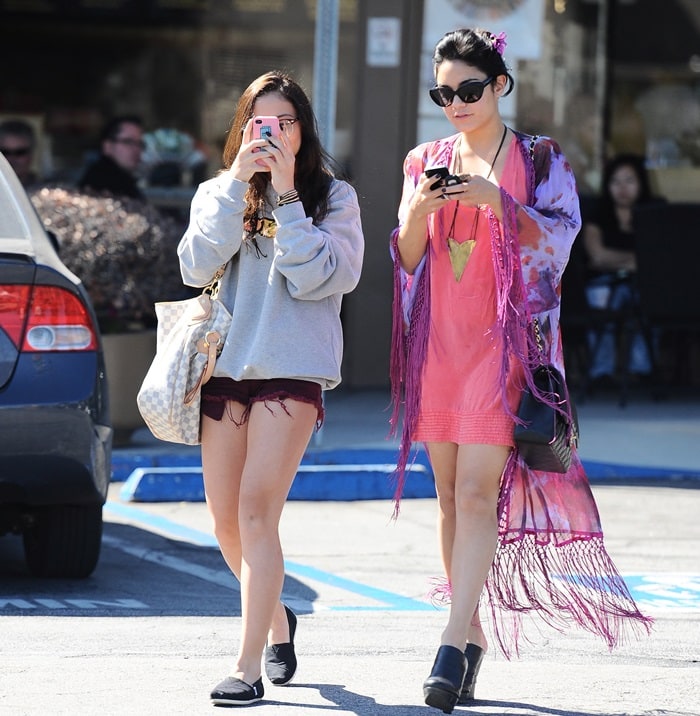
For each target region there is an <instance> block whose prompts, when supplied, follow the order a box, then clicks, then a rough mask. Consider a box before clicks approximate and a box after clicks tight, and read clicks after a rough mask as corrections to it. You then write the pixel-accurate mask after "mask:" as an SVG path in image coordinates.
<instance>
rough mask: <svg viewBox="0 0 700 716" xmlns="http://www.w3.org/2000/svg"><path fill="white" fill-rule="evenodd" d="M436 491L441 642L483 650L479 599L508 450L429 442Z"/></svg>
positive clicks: (488, 562) (491, 550) (491, 549)
mask: <svg viewBox="0 0 700 716" xmlns="http://www.w3.org/2000/svg"><path fill="white" fill-rule="evenodd" d="M428 449H429V452H430V458H431V463H432V466H433V471H434V473H435V482H436V488H437V494H438V532H439V538H440V545H441V550H442V559H443V563H444V565H445V572H446V574H447V577H448V579H449V580H450V583H451V585H452V603H451V607H450V616H449V619H448V623H447V627H446V628H445V631H444V632H443V638H442V643H443V644H449V645H450V646H455V647H457V648H459V649H464V644H465V643H466V642H467V641H468V642H471V643H474V644H477V645H478V646H480V647H481V648H482V649H484V650H486V649H487V646H488V645H487V641H486V636H485V634H484V632H483V629H482V627H481V623H480V620H479V612H478V606H479V597H480V595H481V591H482V589H483V585H484V582H485V581H486V577H487V575H488V571H489V568H490V566H491V562H492V561H493V556H494V553H495V549H496V539H497V530H498V525H497V517H496V507H497V502H498V490H499V484H500V478H501V475H502V473H503V469H504V467H505V463H506V461H507V459H508V455H509V453H510V448H508V447H505V446H493V445H461V446H457V445H455V444H453V443H431V444H430V445H429V446H428Z"/></svg>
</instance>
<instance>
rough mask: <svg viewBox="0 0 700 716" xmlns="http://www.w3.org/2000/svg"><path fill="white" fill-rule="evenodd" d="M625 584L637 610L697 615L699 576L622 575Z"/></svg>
mask: <svg viewBox="0 0 700 716" xmlns="http://www.w3.org/2000/svg"><path fill="white" fill-rule="evenodd" d="M624 579H625V584H626V585H627V587H628V589H629V590H630V592H631V594H632V597H634V600H635V601H636V602H637V604H638V605H639V607H640V608H641V609H648V610H650V611H651V610H669V609H672V610H678V611H700V574H688V573H678V572H672V573H665V572H662V573H658V572H657V573H654V572H647V573H642V574H625V575H624Z"/></svg>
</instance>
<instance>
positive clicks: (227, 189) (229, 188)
mask: <svg viewBox="0 0 700 716" xmlns="http://www.w3.org/2000/svg"><path fill="white" fill-rule="evenodd" d="M216 183H217V186H218V188H219V191H220V192H221V194H222V195H224V196H226V197H228V198H229V199H231V200H233V201H243V199H244V198H245V193H246V191H248V186H249V185H248V182H247V181H241V180H240V179H235V178H234V177H232V176H231V173H230V172H224V173H223V174H220V175H219V177H218V179H217V182H216Z"/></svg>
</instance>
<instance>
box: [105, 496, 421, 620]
mask: <svg viewBox="0 0 700 716" xmlns="http://www.w3.org/2000/svg"><path fill="white" fill-rule="evenodd" d="M105 510H106V511H107V512H108V513H112V514H113V515H115V516H119V517H122V518H124V519H127V520H129V521H130V522H135V523H138V524H142V525H144V526H146V527H147V528H150V529H153V530H156V531H158V532H164V533H166V534H168V535H171V536H172V537H175V538H178V539H182V540H184V541H187V542H191V543H192V544H196V545H198V546H201V547H218V544H217V542H216V539H215V538H214V536H213V535H211V534H208V533H207V532H202V531H201V530H197V529H194V528H192V527H187V526H186V525H182V524H180V523H178V522H174V521H173V520H169V519H167V518H165V517H161V516H159V515H153V514H150V513H148V512H146V511H145V510H141V509H138V508H137V507H131V506H129V505H123V504H120V503H118V502H111V501H110V502H107V503H106V504H105ZM284 568H285V571H286V572H288V573H289V574H294V575H295V576H297V577H300V578H302V579H312V580H314V581H316V582H318V583H320V584H325V585H327V586H329V587H334V588H336V589H341V590H343V591H345V592H350V593H351V594H356V595H358V596H360V597H362V598H363V599H370V600H373V601H376V602H378V604H377V605H370V606H367V605H342V606H332V607H330V609H331V610H332V611H389V610H391V611H434V610H435V607H433V606H432V605H431V604H428V603H426V602H420V601H418V600H415V599H411V598H409V597H404V596H401V595H400V594H395V593H394V592H389V591H386V590H383V589H377V588H376V587H370V586H369V585H367V584H362V583H361V582H355V581H353V580H351V579H345V578H344V577H339V576H338V575H335V574H331V573H330V572H325V571H323V570H320V569H316V568H315V567H311V566H309V565H304V564H300V563H298V562H290V561H289V560H285V561H284Z"/></svg>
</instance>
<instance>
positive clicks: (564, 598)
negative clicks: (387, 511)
mask: <svg viewBox="0 0 700 716" xmlns="http://www.w3.org/2000/svg"><path fill="white" fill-rule="evenodd" d="M515 135H516V141H517V148H518V149H519V150H520V152H521V153H522V157H523V160H524V162H525V166H526V170H527V183H528V186H527V196H528V200H527V202H525V203H523V204H520V203H518V202H517V201H516V200H515V199H514V198H513V197H512V196H511V195H510V194H508V192H506V191H504V190H503V189H501V198H502V203H503V221H502V222H499V221H498V219H497V218H496V216H495V215H494V214H493V213H492V212H489V228H490V235H491V247H492V260H493V267H494V273H495V277H496V290H497V307H496V308H497V312H496V313H497V319H496V323H497V325H495V326H494V327H493V330H494V331H495V332H498V333H499V335H500V336H502V338H503V345H504V346H505V347H506V350H505V351H504V354H503V356H502V365H501V377H502V381H501V384H502V387H503V394H504V404H505V405H507V403H506V401H505V381H506V375H507V371H508V366H509V357H510V356H515V358H516V359H517V360H518V361H519V362H520V364H521V365H522V367H523V369H524V373H525V376H526V379H527V382H528V384H529V385H530V387H531V388H532V389H533V390H536V388H535V386H534V385H532V384H531V383H532V381H531V372H532V368H533V367H534V363H535V359H534V357H535V356H537V351H536V348H535V346H534V345H533V337H532V331H531V329H530V326H531V322H532V320H533V319H534V318H537V319H538V320H539V324H540V328H541V334H542V339H543V341H544V344H545V345H544V352H545V355H546V357H547V359H548V360H549V361H551V363H552V364H554V365H555V366H556V367H557V368H559V370H560V371H561V372H562V374H564V364H563V351H562V345H561V335H560V332H559V303H560V295H561V277H562V274H563V271H564V268H565V266H566V263H567V261H568V258H569V252H570V250H571V245H572V244H573V241H574V239H575V237H576V235H577V233H578V231H579V229H580V223H581V222H580V211H579V203H578V195H577V192H576V185H575V180H574V177H573V173H572V171H571V168H570V167H569V165H568V163H567V161H566V159H565V157H564V156H563V154H562V153H561V151H560V149H559V147H558V146H557V145H556V143H555V142H553V141H552V140H551V139H548V138H546V137H531V136H528V135H524V134H521V133H517V132H516V133H515ZM458 136H459V135H453V136H451V137H447V138H445V139H442V140H438V141H435V142H428V143H426V144H422V145H420V146H418V147H416V148H415V149H413V150H412V151H411V152H409V154H408V156H407V157H406V160H405V162H404V190H403V198H402V201H401V207H400V209H399V226H400V225H401V224H402V223H403V221H404V219H405V212H406V210H407V206H408V202H409V201H410V199H411V196H412V194H413V192H414V191H415V187H416V184H417V182H418V179H419V177H420V175H421V173H422V172H423V171H424V169H425V167H429V166H439V165H443V166H450V160H451V157H452V151H453V148H454V145H455V142H456V140H457V138H458ZM438 213H439V212H436V213H435V214H433V215H431V217H430V219H429V222H428V234H429V237H432V236H433V235H434V234H436V232H438V231H439V230H440V229H439V225H440V221H439V219H438V218H437V214H438ZM397 238H398V227H397V229H396V230H395V231H394V232H393V233H392V244H391V249H392V256H393V257H394V307H393V330H392V355H391V383H392V402H393V414H392V418H391V425H392V434H395V433H396V431H397V429H398V424H399V414H400V412H401V410H402V409H403V427H402V433H401V444H400V448H399V459H398V466H397V470H396V473H395V475H396V478H397V489H396V495H395V502H396V514H398V505H399V500H400V497H401V494H402V491H403V485H404V481H405V479H406V473H407V471H408V461H409V457H410V451H411V444H412V436H413V435H414V429H415V426H416V422H417V418H418V414H419V410H420V395H421V375H422V368H423V364H424V360H425V355H426V350H427V345H428V334H429V326H430V294H431V285H430V275H431V271H430V251H426V256H425V257H424V259H423V261H422V262H421V264H420V265H419V267H418V268H417V270H416V271H415V273H414V274H413V275H412V276H409V275H407V274H406V273H405V272H404V271H403V270H402V269H401V267H400V265H399V261H398V251H397V249H396V241H397ZM508 412H509V414H511V415H512V412H511V411H510V409H508ZM513 417H514V418H515V416H513ZM498 518H499V540H498V547H497V550H496V555H495V558H494V561H493V564H492V567H491V570H490V572H489V576H488V578H487V581H486V585H485V597H486V598H487V601H488V606H489V613H490V614H491V617H492V619H491V621H492V626H493V630H494V634H495V637H496V639H497V641H498V644H499V646H500V648H501V650H502V651H503V653H504V654H505V655H506V656H509V655H510V654H511V653H512V652H513V651H514V650H515V651H516V652H517V649H518V639H519V636H520V631H521V622H522V615H523V614H526V613H537V614H538V615H539V616H540V617H541V618H542V619H543V620H544V621H545V622H546V623H548V624H549V625H551V626H553V627H555V628H557V629H564V628H565V627H566V626H569V625H570V624H571V623H574V624H578V625H579V626H581V627H583V628H584V629H587V630H589V631H591V632H593V633H594V634H597V635H599V636H601V637H602V638H603V639H604V640H605V641H606V642H607V644H608V646H609V647H610V648H612V647H614V646H615V645H616V644H618V643H619V642H620V641H621V640H622V638H623V636H624V627H625V626H627V625H629V626H631V627H632V629H633V630H636V631H638V630H646V631H648V630H649V629H650V628H651V624H652V620H651V619H650V618H649V617H646V616H644V615H643V614H641V613H640V611H639V609H638V608H637V606H636V604H635V602H634V600H633V599H632V597H631V595H630V593H629V591H628V590H627V587H626V585H625V583H624V581H623V579H622V578H621V576H620V575H619V573H618V571H617V569H616V567H615V565H614V564H613V562H612V560H611V559H610V557H609V555H608V553H607V551H606V549H605V546H604V543H603V532H602V529H601V525H600V518H599V515H598V510H597V507H596V504H595V501H594V499H593V495H592V493H591V490H590V487H589V484H588V479H587V477H586V475H585V472H584V470H583V467H582V465H581V462H580V460H579V458H578V455H577V454H576V452H574V456H573V460H572V464H571V468H570V469H569V471H568V472H567V473H566V474H563V475H562V474H557V473H549V472H539V471H533V470H530V469H529V468H528V467H527V466H526V465H525V463H524V462H523V460H522V459H520V458H519V456H518V454H517V450H515V451H514V452H513V454H512V455H511V457H510V459H509V460H508V462H507V465H506V468H505V470H504V473H503V476H502V478H501V490H500V496H499V501H498Z"/></svg>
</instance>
